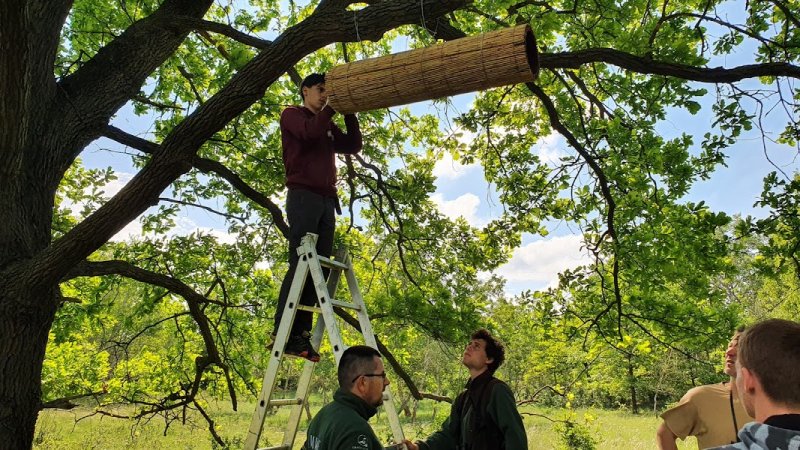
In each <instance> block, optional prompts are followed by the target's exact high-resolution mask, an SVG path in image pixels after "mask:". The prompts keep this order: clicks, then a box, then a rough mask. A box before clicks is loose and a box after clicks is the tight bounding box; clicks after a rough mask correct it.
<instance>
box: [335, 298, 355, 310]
mask: <svg viewBox="0 0 800 450" xmlns="http://www.w3.org/2000/svg"><path fill="white" fill-rule="evenodd" d="M331 303H332V304H333V306H338V307H340V308H347V309H354V310H356V311H361V307H360V306H358V305H356V304H355V303H347V302H342V301H339V300H331Z"/></svg>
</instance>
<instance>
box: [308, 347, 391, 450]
mask: <svg viewBox="0 0 800 450" xmlns="http://www.w3.org/2000/svg"><path fill="white" fill-rule="evenodd" d="M338 378H339V390H337V391H336V393H335V394H333V402H331V403H328V404H327V405H325V406H324V407H323V408H322V409H321V410H320V411H319V412H318V413H317V415H316V416H314V419H312V420H311V423H310V424H309V425H308V432H307V439H306V442H305V444H304V445H303V449H302V450H376V449H383V446H382V445H381V444H380V441H378V438H377V437H376V436H375V433H374V432H373V431H372V427H370V426H369V423H367V421H368V420H369V419H370V418H371V417H372V416H374V415H375V413H376V412H378V409H377V408H378V406H380V405H381V404H383V391H384V390H385V389H386V386H388V385H389V380H388V379H387V378H386V371H385V370H384V367H383V361H382V360H381V355H380V353H378V351H377V350H375V349H374V348H372V347H367V346H366V345H356V346H353V347H350V348H348V349H347V350H345V351H344V353H342V359H341V360H340V361H339V369H338Z"/></svg>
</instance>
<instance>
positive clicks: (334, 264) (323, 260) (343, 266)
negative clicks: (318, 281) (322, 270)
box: [317, 255, 350, 270]
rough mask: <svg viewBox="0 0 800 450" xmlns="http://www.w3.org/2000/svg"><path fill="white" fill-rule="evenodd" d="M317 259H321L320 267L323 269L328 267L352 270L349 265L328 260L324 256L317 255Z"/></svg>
mask: <svg viewBox="0 0 800 450" xmlns="http://www.w3.org/2000/svg"><path fill="white" fill-rule="evenodd" d="M317 258H318V259H319V265H321V266H322V267H327V268H329V269H339V270H350V267H348V265H347V264H345V263H343V262H340V261H334V260H332V259H330V258H326V257H324V256H319V255H317Z"/></svg>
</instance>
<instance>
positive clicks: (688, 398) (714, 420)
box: [656, 327, 753, 450]
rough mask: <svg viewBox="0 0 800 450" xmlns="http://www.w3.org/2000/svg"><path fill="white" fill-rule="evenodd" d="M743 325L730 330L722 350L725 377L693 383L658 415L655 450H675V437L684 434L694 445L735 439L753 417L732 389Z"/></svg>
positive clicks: (712, 444)
mask: <svg viewBox="0 0 800 450" xmlns="http://www.w3.org/2000/svg"><path fill="white" fill-rule="evenodd" d="M743 331H744V327H741V328H739V329H738V330H736V332H735V333H734V335H733V337H732V338H731V341H730V342H729V343H728V348H727V349H726V350H725V369H724V372H725V375H728V377H730V378H729V380H728V381H725V382H722V383H717V384H706V385H702V386H696V387H694V388H692V389H690V390H689V391H688V392H687V393H686V394H685V395H684V396H683V397H682V398H681V400H680V402H679V403H678V404H677V405H676V406H674V407H672V408H670V409H668V410H667V411H665V412H664V414H662V415H661V418H662V419H664V421H663V422H662V423H661V425H660V426H659V427H658V431H657V432H656V439H657V444H658V448H659V450H678V445H677V443H676V440H677V439H678V438H681V439H686V437H687V436H694V437H696V438H697V446H698V448H701V449H703V448H708V447H714V446H717V445H723V444H730V443H732V442H736V439H737V438H736V433H738V432H739V429H741V427H742V426H743V425H744V424H746V423H747V422H750V421H752V420H753V418H752V417H751V416H750V415H748V414H747V411H746V410H745V408H744V405H742V402H740V401H739V395H738V392H737V390H736V354H737V349H738V345H739V336H740V335H741V334H742V332H743Z"/></svg>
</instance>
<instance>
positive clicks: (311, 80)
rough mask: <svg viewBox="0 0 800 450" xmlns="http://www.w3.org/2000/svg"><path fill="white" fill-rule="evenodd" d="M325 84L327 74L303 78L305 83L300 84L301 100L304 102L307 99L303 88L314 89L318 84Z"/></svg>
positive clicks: (315, 74)
mask: <svg viewBox="0 0 800 450" xmlns="http://www.w3.org/2000/svg"><path fill="white" fill-rule="evenodd" d="M324 82H325V74H324V73H312V74H311V75H309V76H307V77H305V78H303V82H302V83H300V98H302V99H303V100H305V99H306V96H305V95H303V88H304V87H312V86H316V85H318V84H322V83H324Z"/></svg>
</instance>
